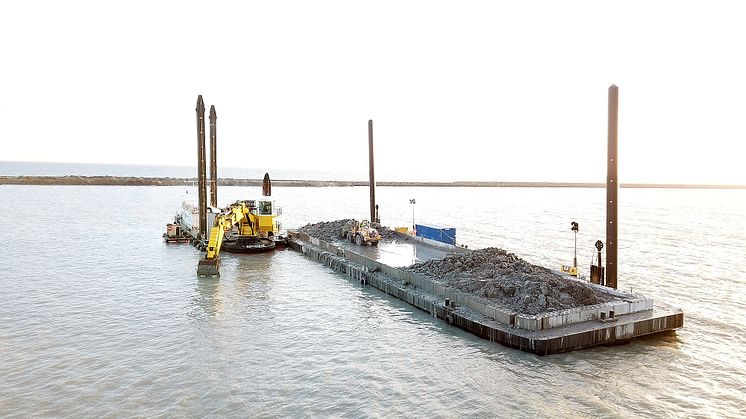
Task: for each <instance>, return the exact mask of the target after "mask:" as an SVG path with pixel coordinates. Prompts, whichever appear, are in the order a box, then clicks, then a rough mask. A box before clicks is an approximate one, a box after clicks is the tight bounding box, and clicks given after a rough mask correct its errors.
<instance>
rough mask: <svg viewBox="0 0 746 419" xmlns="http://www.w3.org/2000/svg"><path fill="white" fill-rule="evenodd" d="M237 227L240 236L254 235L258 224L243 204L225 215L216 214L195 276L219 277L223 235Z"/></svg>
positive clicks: (234, 205)
mask: <svg viewBox="0 0 746 419" xmlns="http://www.w3.org/2000/svg"><path fill="white" fill-rule="evenodd" d="M236 225H238V226H239V230H248V231H241V234H245V233H249V234H251V235H255V234H256V226H257V225H258V222H257V220H256V216H255V215H254V214H252V213H251V212H250V211H249V208H248V207H247V206H246V204H244V203H243V202H240V203H236V204H233V205H231V206H230V207H229V208H228V211H227V212H226V213H221V214H218V215H217V216H216V217H215V224H214V225H213V227H212V229H210V238H209V240H208V242H207V249H206V252H205V257H204V258H203V259H200V261H199V263H198V264H197V275H200V276H220V272H219V270H218V268H219V266H220V247H221V246H222V244H223V238H225V233H226V232H227V231H230V230H231V229H233V227H234V226H236Z"/></svg>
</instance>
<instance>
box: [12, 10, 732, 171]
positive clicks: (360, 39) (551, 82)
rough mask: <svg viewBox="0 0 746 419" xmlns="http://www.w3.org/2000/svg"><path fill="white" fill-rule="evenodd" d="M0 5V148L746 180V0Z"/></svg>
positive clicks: (97, 155)
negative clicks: (612, 125)
mask: <svg viewBox="0 0 746 419" xmlns="http://www.w3.org/2000/svg"><path fill="white" fill-rule="evenodd" d="M743 4H744V3H743V2H719V1H699V2H687V1H671V2H667V1H666V2H664V1H640V2H635V1H620V2H602V1H588V2H567V1H561V2H559V1H550V2H534V1H526V2H517V1H510V2H500V1H484V2H481V1H479V2H477V1H450V2H443V1H393V2H387V1H373V2H359V1H338V2H329V1H325V2H309V1H303V2H280V1H271V2H267V1H265V2H246V1H244V2H235V3H229V2H186V1H178V2H155V1H153V2H136V1H127V2H119V3H118V4H114V3H113V2H101V1H95V2H93V1H92V2H79V1H55V2H24V1H13V2H10V1H9V2H4V4H3V7H2V12H0V37H1V38H2V42H0V59H1V60H2V61H1V62H2V71H0V74H2V76H1V77H2V78H1V79H0V80H2V95H3V97H2V100H0V123H2V134H0V145H1V146H2V147H1V148H0V149H1V150H2V152H1V153H2V154H0V160H30V161H64V162H101V163H133V164H164V165H192V164H194V162H195V159H196V122H195V112H194V108H195V104H196V100H197V95H198V94H202V95H203V96H204V98H205V102H206V105H207V107H208V109H209V106H210V105H215V107H216V109H217V113H218V130H217V131H218V163H219V165H224V166H232V167H255V168H261V169H266V170H270V171H271V170H272V169H273V168H274V169H278V168H283V169H287V168H296V169H300V170H324V171H333V170H340V171H345V172H365V171H366V170H367V121H368V119H373V120H374V131H375V145H376V163H377V172H378V173H379V178H389V179H394V178H397V177H402V178H417V179H432V180H443V179H451V180H455V179H476V180H529V181H530V180H536V181H542V180H547V181H601V182H602V181H604V179H605V170H606V163H605V161H606V115H607V90H608V86H609V85H610V84H612V83H614V84H616V85H618V86H619V89H620V90H619V91H620V94H619V95H620V116H619V141H620V145H619V153H620V156H619V159H620V180H621V181H622V182H625V181H626V182H638V181H642V182H682V183H683V182H688V183H738V184H746V169H745V168H744V164H743V160H744V155H745V154H746V153H745V151H746V146H744V143H746V134H745V131H744V126H745V124H744V121H746V100H744V98H746V84H745V83H744V76H745V75H746V52H744V51H746V46H745V45H746V44H745V43H746V24H745V23H744V22H745V21H746V13H745V12H746V5H743Z"/></svg>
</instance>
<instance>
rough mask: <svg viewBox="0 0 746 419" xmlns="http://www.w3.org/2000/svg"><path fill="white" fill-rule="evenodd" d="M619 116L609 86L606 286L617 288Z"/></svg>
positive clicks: (615, 96)
mask: <svg viewBox="0 0 746 419" xmlns="http://www.w3.org/2000/svg"><path fill="white" fill-rule="evenodd" d="M618 116H619V88H618V87H616V85H613V84H612V85H611V86H610V87H609V125H608V127H609V135H608V137H609V144H608V162H607V167H606V286H607V287H611V288H614V289H616V288H617V225H618V223H617V215H618V211H617V192H618V190H619V182H618V178H617V168H618V164H619V159H618V158H617V119H618Z"/></svg>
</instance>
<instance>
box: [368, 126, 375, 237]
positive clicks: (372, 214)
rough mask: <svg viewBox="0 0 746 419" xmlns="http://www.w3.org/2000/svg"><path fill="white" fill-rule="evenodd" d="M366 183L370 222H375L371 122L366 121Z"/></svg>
mask: <svg viewBox="0 0 746 419" xmlns="http://www.w3.org/2000/svg"><path fill="white" fill-rule="evenodd" d="M368 182H369V184H370V222H371V223H373V222H376V179H375V175H374V173H373V120H372V119H369V120H368Z"/></svg>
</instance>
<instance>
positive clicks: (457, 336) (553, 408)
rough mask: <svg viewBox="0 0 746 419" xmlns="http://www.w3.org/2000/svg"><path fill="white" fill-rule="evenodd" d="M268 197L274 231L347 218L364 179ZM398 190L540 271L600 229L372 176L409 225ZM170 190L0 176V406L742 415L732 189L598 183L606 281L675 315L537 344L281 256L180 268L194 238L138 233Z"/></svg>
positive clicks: (512, 195) (159, 217) (587, 201)
mask: <svg viewBox="0 0 746 419" xmlns="http://www.w3.org/2000/svg"><path fill="white" fill-rule="evenodd" d="M221 191H222V192H221V195H222V197H223V199H225V202H230V201H232V200H234V199H238V198H241V197H243V196H245V195H246V193H247V188H224V189H223V190H221ZM275 192H276V194H277V197H278V198H279V199H281V200H282V201H284V207H285V210H286V214H285V218H286V219H285V221H284V222H285V225H289V226H298V225H302V224H305V223H306V222H309V221H318V220H331V219H339V218H346V217H349V216H351V215H352V214H353V213H360V214H364V213H365V211H366V205H365V202H366V194H367V190H366V189H365V188H315V189H311V188H309V189H305V188H292V190H290V188H288V190H285V191H283V190H282V189H281V188H280V189H278V190H277V191H275ZM414 192H416V194H417V202H418V217H421V219H422V220H428V221H429V222H432V223H435V224H450V225H454V226H455V227H457V228H458V232H459V237H460V240H461V241H464V242H466V243H468V244H470V245H471V247H485V246H498V247H502V248H506V249H508V250H510V251H513V252H515V253H517V254H518V255H520V256H522V257H524V258H527V259H528V260H529V261H531V262H534V263H539V264H542V265H545V266H549V267H552V266H556V265H558V264H560V263H567V261H568V258H569V257H571V249H572V245H573V244H572V236H571V235H570V234H569V233H568V231H566V230H567V229H566V224H567V222H568V221H570V220H576V221H579V222H580V224H581V234H580V235H579V237H578V249H579V260H580V261H581V262H582V263H581V266H585V265H586V264H587V261H588V260H589V258H588V256H591V255H592V252H590V251H588V250H592V247H593V242H594V241H595V240H596V239H598V238H599V237H600V235H601V234H602V229H603V225H604V221H603V219H602V217H603V213H602V205H603V193H602V191H598V190H575V189H568V190H562V191H557V190H546V189H537V190H530V189H510V188H503V189H489V188H488V189H483V188H480V189H468V188H464V189H457V190H454V189H448V190H443V189H439V188H432V189H430V188H428V189H417V190H413V189H407V188H382V189H381V190H380V191H379V194H380V199H381V202H380V205H381V208H385V209H386V216H387V217H391V219H390V220H391V221H390V222H389V224H391V225H409V224H410V223H411V208H410V206H409V205H408V199H409V198H411V196H410V195H412V196H414V195H413V193H414ZM181 193H182V189H181V188H149V187H142V188H126V187H121V188H120V187H57V188H48V187H9V186H2V187H0V214H3V216H2V217H0V229H2V230H3V231H15V229H16V228H17V226H19V225H23V228H24V233H23V234H21V235H18V236H14V248H13V249H10V248H9V247H8V243H0V246H2V247H1V248H0V252H2V254H5V255H8V254H12V255H13V263H6V264H5V265H4V266H5V270H4V272H3V275H2V276H0V289H2V290H3V291H2V304H0V359H1V360H2V361H1V362H0V394H2V396H1V397H0V416H12V415H14V414H17V415H20V416H159V415H167V416H186V415H188V416H207V415H216V416H217V415H221V416H222V415H232V416H238V415H241V416H386V417H389V416H404V417H410V416H445V417H454V416H480V417H481V416H488V417H493V416H511V417H512V416H518V417H533V416H599V415H600V416H624V417H631V416H692V415H705V416H708V415H709V416H731V417H738V416H744V415H746V411H745V410H744V391H743V390H744V381H743V378H742V375H743V370H744V369H745V367H746V359H745V356H744V351H743V350H742V349H741V348H743V346H744V344H746V337H745V334H744V331H745V330H746V320H744V319H746V303H744V300H743V298H741V296H743V295H744V294H746V270H745V269H744V268H743V267H741V266H740V265H739V264H734V263H733V260H732V259H733V257H734V255H742V254H746V251H745V250H746V238H745V237H744V235H743V234H742V233H737V232H744V231H746V197H744V192H743V191H663V190H660V191H640V190H626V189H625V190H622V191H620V201H621V202H623V204H622V208H621V209H620V216H621V217H622V218H621V219H622V220H635V222H631V221H624V222H623V223H622V224H621V225H620V228H621V230H620V232H621V236H620V237H621V238H623V240H620V267H621V268H620V275H621V277H620V283H622V284H623V286H624V287H631V288H634V289H635V290H638V291H641V292H644V293H646V294H649V295H651V296H653V297H655V298H659V299H662V300H664V301H672V302H675V303H677V304H680V305H681V306H682V307H684V309H685V311H686V312H687V320H686V327H685V328H684V329H683V330H681V331H679V332H678V333H676V334H670V335H663V336H657V337H654V338H650V339H644V340H641V341H638V342H633V343H632V344H629V345H623V346H616V347H599V348H593V349H589V350H584V351H579V352H572V353H568V354H561V355H557V356H550V357H543V358H540V357H536V356H533V355H530V354H525V353H522V352H519V351H515V350H512V349H508V348H504V347H501V346H496V345H494V344H492V343H490V342H486V341H484V340H481V339H478V338H475V337H474V336H471V335H469V334H467V333H465V332H463V331H460V330H456V329H454V328H452V327H449V326H447V325H445V324H444V323H442V322H439V321H435V320H433V319H432V318H431V317H430V316H429V315H428V314H427V313H424V312H421V311H419V310H416V309H414V308H412V307H411V306H409V305H407V304H404V303H402V302H400V301H397V300H393V299H391V298H389V297H388V296H385V295H383V294H382V293H380V292H378V291H376V290H373V289H370V288H361V287H360V286H359V285H358V284H356V283H354V282H353V281H350V280H348V279H346V278H345V277H343V276H342V275H339V274H337V273H334V272H332V271H331V270H329V269H327V268H325V267H323V266H321V265H318V264H315V263H312V262H310V261H308V260H306V259H304V258H303V257H302V256H300V255H298V254H297V253H294V252H292V251H278V252H275V253H272V254H265V255H259V256H255V257H251V258H246V257H237V256H232V255H226V256H225V257H224V259H223V265H222V268H221V273H222V276H221V278H220V279H219V280H213V279H198V278H196V276H195V274H194V270H195V266H196V261H197V259H198V257H199V254H198V252H196V251H195V250H194V249H193V248H191V247H189V246H166V245H164V244H163V243H161V241H160V238H159V237H158V236H159V234H160V232H161V231H162V228H163V224H164V222H165V221H166V220H168V219H169V218H170V217H172V216H173V211H174V209H175V205H177V204H178V202H180V201H181ZM443 196H449V197H450V198H452V200H451V201H449V202H453V206H452V207H447V208H444V207H443V206H442V205H438V203H439V202H441V201H442V197H443ZM50 201H51V202H55V208H54V211H38V210H37V209H38V208H45V207H46V203H48V202H50ZM309 202H345V205H338V206H336V205H331V206H328V207H324V208H321V207H319V206H309V205H308V203H309ZM546 202H552V207H551V208H547V207H546V204H545V203H546ZM294 210H295V211H296V212H295V213H294ZM102 213H108V214H112V216H111V217H109V219H107V220H102V222H101V223H91V222H90V220H92V219H100V214H102ZM29 219H33V220H36V222H34V223H28V222H25V221H26V220H29ZM474 219H478V220H481V222H479V224H478V225H475V224H474V223H473V220H474ZM724 219H727V220H728V223H723V222H722V221H723V220H724ZM726 224H727V225H726ZM112 232H116V234H112ZM18 249H23V251H20V252H19V251H17V250H18ZM724 267H727V269H724Z"/></svg>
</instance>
